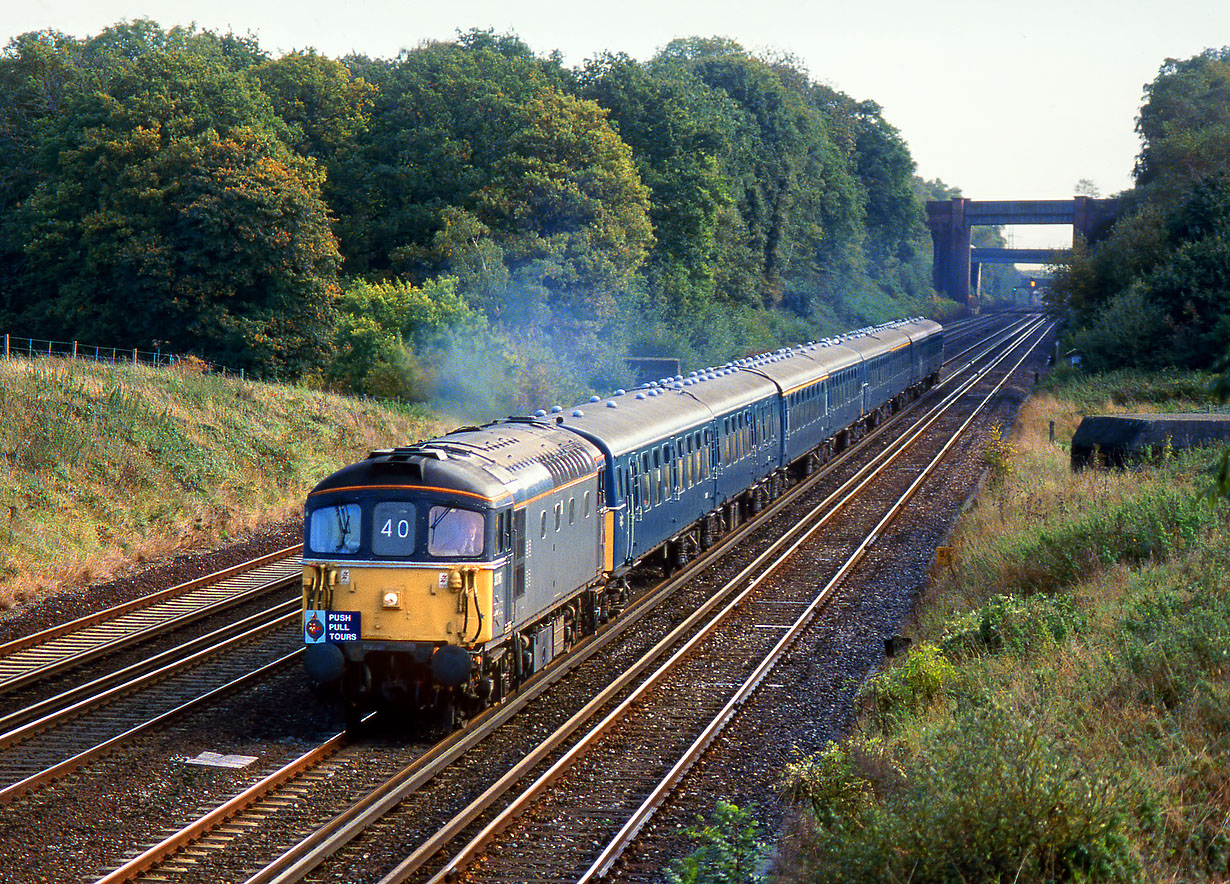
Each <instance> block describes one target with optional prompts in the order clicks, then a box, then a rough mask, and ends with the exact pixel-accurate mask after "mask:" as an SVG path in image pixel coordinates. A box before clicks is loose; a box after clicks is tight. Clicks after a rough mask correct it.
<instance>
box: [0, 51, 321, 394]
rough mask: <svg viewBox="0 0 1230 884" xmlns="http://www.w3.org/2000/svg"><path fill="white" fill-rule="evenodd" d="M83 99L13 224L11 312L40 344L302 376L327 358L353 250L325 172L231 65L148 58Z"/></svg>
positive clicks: (43, 149) (168, 54) (50, 134)
mask: <svg viewBox="0 0 1230 884" xmlns="http://www.w3.org/2000/svg"><path fill="white" fill-rule="evenodd" d="M105 87H106V88H105V91H102V90H95V91H89V90H84V89H83V90H81V91H80V92H79V93H78V94H76V95H74V96H73V98H72V100H71V101H70V102H69V104H68V108H67V112H66V113H65V114H63V115H62V116H61V117H60V118H59V119H58V120H57V122H56V123H55V124H54V125H51V126H49V128H48V131H47V133H46V134H45V135H44V136H43V137H42V139H41V143H40V145H39V149H38V157H39V167H38V171H39V181H38V184H37V185H36V186H35V187H34V189H33V191H32V192H31V195H30V196H29V198H28V199H26V200H24V201H23V202H22V204H21V205H20V207H18V209H17V210H16V211H15V212H14V213H12V214H11V215H10V216H9V218H8V219H6V223H5V225H4V239H5V240H6V242H7V243H8V244H9V247H10V249H11V248H12V246H13V244H14V243H20V244H21V246H20V256H19V260H18V262H17V266H16V268H15V273H14V278H15V282H16V284H15V285H13V286H12V287H10V288H8V289H7V290H6V291H5V292H4V294H3V297H4V302H5V303H4V307H3V309H4V310H5V312H7V313H8V314H9V315H10V316H13V317H16V318H17V319H18V320H19V321H20V322H21V323H22V324H23V326H24V327H26V328H28V329H29V330H30V333H31V334H34V335H39V334H42V335H46V336H48V337H55V338H60V339H63V338H65V337H71V338H84V339H94V340H106V341H115V342H116V343H118V344H120V345H127V346H143V347H149V346H151V345H152V344H153V343H154V342H155V341H159V342H165V346H167V347H170V348H173V349H177V350H180V351H183V352H196V353H199V354H200V355H202V356H205V357H207V358H210V359H213V360H217V361H222V362H225V363H226V364H229V365H232V366H236V367H246V368H248V369H250V370H255V371H258V372H265V373H286V374H295V373H297V372H299V371H302V370H304V369H306V368H308V367H311V366H314V365H317V364H319V363H320V362H321V360H322V359H323V358H324V356H325V355H326V350H327V329H328V324H329V323H328V313H329V306H330V302H331V300H332V299H333V297H334V296H335V292H336V276H337V270H338V253H337V248H336V242H335V240H334V239H333V236H332V233H331V231H330V229H329V218H328V211H327V208H326V207H325V204H324V202H323V201H322V200H321V197H320V184H321V174H320V172H319V170H318V169H317V168H316V167H315V165H314V164H313V163H312V162H311V161H309V160H305V159H303V158H301V157H298V156H297V155H295V154H293V153H292V152H291V151H290V150H289V149H288V148H287V147H286V146H285V145H284V144H283V143H282V142H281V141H280V140H279V138H278V134H279V133H280V132H282V131H284V128H283V127H282V125H281V123H280V121H279V120H278V119H277V117H276V116H275V115H274V113H273V110H272V107H271V106H270V104H269V102H268V100H267V99H266V98H265V97H264V95H263V94H262V93H261V92H260V91H259V90H258V89H256V88H255V87H254V86H253V85H252V84H251V82H250V81H249V80H247V79H246V78H245V77H244V76H242V75H241V74H237V73H234V72H232V71H230V70H228V69H227V68H226V67H225V65H223V64H222V63H221V62H219V61H217V60H213V59H209V58H206V57H202V56H199V55H193V54H190V53H186V52H172V51H164V50H153V51H147V52H145V53H144V54H140V55H137V56H136V57H135V58H134V59H133V60H132V61H131V62H129V63H125V64H122V65H117V66H116V67H115V68H113V69H112V70H111V71H110V72H109V76H108V79H107V82H106V84H105Z"/></svg>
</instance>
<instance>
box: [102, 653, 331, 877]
mask: <svg viewBox="0 0 1230 884" xmlns="http://www.w3.org/2000/svg"><path fill="white" fill-rule="evenodd" d="M301 652H302V648H300V649H299V650H298V651H295V652H294V653H292V654H289V655H287V656H286V657H284V658H283V659H282V660H279V661H277V663H279V664H280V663H282V662H284V661H286V660H289V659H291V658H292V657H295V656H297V655H298V654H300V653H301ZM270 665H274V664H270ZM246 677H247V676H245V678H246ZM348 742H349V738H348V737H347V736H346V734H345V732H342V733H340V734H336V735H334V736H332V737H330V738H329V739H328V740H326V741H325V742H324V743H322V744H321V745H319V746H317V747H316V748H315V749H311V750H309V751H308V752H305V753H304V754H303V755H300V756H299V757H298V758H296V759H294V760H293V761H290V762H288V763H287V764H285V765H283V766H282V767H280V768H279V769H278V770H276V771H275V772H274V773H272V774H270V775H269V776H267V777H265V778H264V779H262V780H261V781H260V782H258V783H255V784H254V785H252V786H250V787H248V788H247V789H245V790H244V791H243V792H241V793H239V794H238V795H236V796H235V797H234V798H232V799H230V800H229V801H227V802H226V803H225V804H221V805H219V806H218V807H216V808H214V809H213V810H212V811H210V812H209V813H208V814H206V815H205V816H203V817H201V818H200V819H198V820H197V821H196V822H194V823H192V824H190V825H188V826H185V827H184V828H182V829H180V830H179V831H177V832H175V833H173V834H171V835H168V836H167V837H166V838H164V839H163V840H162V841H160V842H159V843H157V844H155V845H154V846H153V847H151V848H149V849H148V850H146V851H145V852H143V853H142V854H140V855H139V856H136V857H133V858H132V859H130V860H128V862H126V863H124V865H122V866H120V867H119V868H118V869H116V870H115V871H113V872H111V873H110V874H108V875H105V876H103V877H102V878H99V879H98V881H97V882H96V884H120V882H123V881H131V880H132V879H133V878H135V877H136V876H137V875H140V874H141V873H142V872H146V871H149V870H150V869H152V868H154V866H156V865H158V864H159V863H160V862H162V861H163V860H164V859H166V858H167V857H168V856H171V855H172V854H174V853H175V852H176V851H178V850H179V849H180V848H182V847H184V846H185V845H187V844H191V843H192V842H193V841H195V840H196V839H198V838H200V837H201V836H202V835H204V834H205V833H207V832H209V831H210V830H211V829H213V828H215V827H216V826H219V825H221V824H222V823H224V822H226V821H227V820H229V819H230V818H231V817H233V816H235V815H236V814H237V813H239V812H240V811H242V810H243V809H244V808H246V807H248V806H249V805H251V804H253V803H255V802H257V801H259V800H260V799H261V798H263V797H265V795H267V794H268V793H269V792H271V791H273V790H274V789H276V788H277V787H278V786H280V785H281V784H282V783H285V782H287V781H288V780H292V779H294V778H295V777H297V776H299V775H300V774H301V773H303V772H304V771H305V770H310V769H311V768H313V767H315V766H317V765H318V764H320V763H321V762H322V761H324V760H325V759H326V758H328V757H329V756H330V755H332V754H333V753H335V752H337V751H338V750H339V749H341V748H342V747H343V746H345V745H347V743H348Z"/></svg>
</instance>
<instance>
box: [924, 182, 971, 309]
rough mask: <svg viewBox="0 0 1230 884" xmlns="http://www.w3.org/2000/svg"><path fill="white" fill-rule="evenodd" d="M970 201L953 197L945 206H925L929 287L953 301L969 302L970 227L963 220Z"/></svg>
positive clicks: (934, 204) (935, 203) (930, 204)
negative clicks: (930, 261)
mask: <svg viewBox="0 0 1230 884" xmlns="http://www.w3.org/2000/svg"><path fill="white" fill-rule="evenodd" d="M968 202H969V200H967V199H964V198H963V197H959V196H958V197H953V198H952V199H951V200H950V201H948V202H940V201H938V200H933V201H931V202H928V203H927V226H928V227H930V228H931V249H932V255H933V256H934V258H933V263H932V265H931V285H933V286H934V287H935V290H936V291H938V292H943V293H944V294H945V295H947V296H948V297H950V298H952V299H953V300H954V301H960V302H961V303H965V302H966V301H968V300H969V283H970V254H969V250H970V225H969V224H968V223H967V222H966V220H965V205H966V203H968Z"/></svg>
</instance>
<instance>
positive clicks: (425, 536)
mask: <svg viewBox="0 0 1230 884" xmlns="http://www.w3.org/2000/svg"><path fill="white" fill-rule="evenodd" d="M942 349H943V329H942V327H941V326H940V325H939V324H938V323H936V322H933V321H931V320H926V319H909V320H900V321H896V322H891V323H887V324H884V325H881V326H877V327H874V328H867V329H861V330H859V331H856V332H851V333H849V334H846V335H842V336H840V337H837V338H830V339H827V340H824V341H818V342H814V343H810V344H806V345H802V346H798V347H793V348H787V349H782V350H779V351H777V352H775V353H769V354H764V355H761V356H756V357H748V358H746V359H740V360H738V361H736V362H732V363H728V364H727V365H724V366H721V367H715V368H710V369H706V370H704V371H697V372H692V373H691V374H690V375H688V376H687V377H683V376H677V377H673V378H664V379H662V380H661V381H658V382H656V383H652V384H645V385H643V386H642V387H640V388H638V389H635V390H631V391H624V390H617V391H615V393H614V394H612V395H610V396H607V397H597V396H595V397H593V398H592V399H591V400H590V401H589V402H587V403H584V404H581V405H578V406H574V407H572V408H568V409H564V408H560V407H558V406H556V407H555V408H552V409H551V410H550V411H549V412H547V411H539V412H537V413H536V414H535V415H533V416H530V417H512V418H508V419H507V420H500V421H496V422H494V423H491V424H487V425H486V426H482V427H467V428H463V429H459V430H455V431H454V432H452V433H449V434H448V435H446V436H443V437H441V438H439V439H432V440H430V441H426V442H419V443H417V444H415V445H411V446H408V447H404V448H393V449H383V450H379V451H374V452H372V453H371V454H370V455H369V456H368V457H367V458H366V459H365V460H362V461H360V462H358V463H355V464H352V465H350V466H348V467H345V468H343V469H341V470H339V471H337V472H336V473H334V474H332V475H331V476H329V477H328V478H326V479H325V480H324V481H322V482H321V483H320V484H319V485H317V486H316V487H315V488H314V489H313V490H312V492H311V493H310V494H309V496H308V498H307V502H306V506H305V514H304V515H305V519H304V542H303V629H304V633H303V634H304V641H305V643H306V650H305V655H304V660H305V665H306V668H307V671H308V674H309V676H310V677H311V678H312V679H313V680H314V681H315V682H316V683H317V684H318V685H321V686H323V687H327V688H329V689H333V690H336V691H338V692H340V695H341V697H342V698H343V699H344V700H345V702H346V703H347V704H348V707H349V709H350V710H351V711H352V712H358V711H361V710H365V709H368V708H374V707H377V706H390V707H393V708H401V709H406V710H425V709H431V708H434V709H436V710H438V711H439V712H441V713H442V714H443V715H444V716H445V717H447V718H449V719H451V717H452V716H453V715H455V714H456V713H457V712H461V713H463V714H470V713H472V712H474V711H475V710H477V709H480V708H482V707H483V706H485V705H487V704H489V703H491V702H495V701H498V700H500V699H502V698H503V697H504V696H506V695H507V694H508V693H509V692H510V691H512V690H515V689H516V687H517V686H518V685H520V684H521V683H523V682H524V681H525V680H526V679H527V678H529V677H530V676H531V675H533V674H534V673H535V672H538V671H539V670H541V669H542V668H543V667H544V666H546V665H547V664H548V663H550V662H551V660H552V659H554V658H555V657H556V656H558V655H560V654H562V653H564V652H566V651H567V650H568V649H569V648H570V647H571V646H572V645H573V644H574V643H575V642H576V641H578V640H579V639H581V638H582V637H584V636H586V635H588V634H590V633H592V632H594V631H596V630H597V629H598V628H599V626H600V625H601V624H602V623H604V622H606V621H607V620H609V619H610V618H611V617H614V616H616V615H617V614H618V613H619V612H620V610H621V609H622V607H623V606H624V605H625V603H626V602H627V601H628V580H627V578H628V574H629V572H630V571H631V569H632V568H634V567H636V566H637V565H638V564H640V563H643V562H650V563H656V564H658V565H661V566H663V567H664V568H666V569H668V570H669V569H672V568H677V567H681V566H682V565H684V564H686V563H687V561H688V560H689V559H690V558H691V557H692V556H694V555H695V554H696V553H697V552H699V551H701V550H704V549H706V548H707V547H708V546H710V545H711V544H712V543H713V542H714V541H715V540H716V538H717V537H719V536H720V535H721V534H722V533H723V532H725V531H729V530H730V529H731V528H733V527H734V526H735V525H737V524H738V523H739V522H740V521H741V520H743V519H745V518H747V517H748V516H749V515H750V514H752V513H755V512H756V511H758V510H759V509H760V508H761V507H762V506H763V505H764V504H765V503H766V502H767V501H769V500H771V499H772V498H773V497H775V496H777V495H778V494H780V493H781V491H782V490H783V489H784V488H785V487H786V486H787V485H788V484H789V483H790V482H792V481H795V480H796V479H798V478H799V477H802V476H805V475H807V474H809V473H811V472H812V470H813V469H814V468H815V467H816V466H818V465H820V464H821V463H823V462H824V461H825V460H827V459H828V458H829V457H831V456H832V455H833V454H835V453H836V452H839V451H841V450H842V449H843V448H845V447H847V446H848V445H849V444H851V443H852V442H853V441H855V440H856V439H857V438H858V437H860V436H861V435H862V434H863V433H864V432H866V431H867V430H868V429H870V428H871V427H874V426H875V425H876V424H877V423H878V422H880V421H881V420H882V419H884V418H885V417H887V416H889V415H890V414H892V413H893V412H895V411H896V410H898V409H900V408H901V407H902V406H903V405H904V404H905V403H906V402H907V401H909V400H910V399H912V398H915V397H917V396H918V395H920V394H921V392H922V391H924V390H926V389H928V388H929V387H930V386H932V385H933V384H934V383H935V382H936V381H937V379H938V376H939V368H940V362H941V355H942Z"/></svg>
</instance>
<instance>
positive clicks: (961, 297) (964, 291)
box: [927, 196, 1119, 302]
mask: <svg viewBox="0 0 1230 884" xmlns="http://www.w3.org/2000/svg"><path fill="white" fill-rule="evenodd" d="M1118 215H1119V201H1118V200H1114V199H1106V200H1103V199H1094V198H1092V197H1087V196H1078V197H1074V198H1073V199H1070V200H971V199H966V198H964V197H954V198H953V199H951V200H931V201H929V202H928V203H927V226H928V227H929V228H931V244H932V246H933V247H934V254H935V259H934V264H933V265H932V284H933V285H934V286H935V288H936V289H937V290H938V291H941V292H943V293H944V294H946V295H948V297H950V298H952V299H954V300H956V301H962V302H965V301H968V300H969V298H970V288H971V286H970V283H971V280H976V279H977V275H978V268H979V267H980V266H981V265H982V264H1017V263H1020V264H1033V263H1049V262H1051V261H1053V260H1055V258H1056V256H1057V255H1062V254H1063V250H1055V249H972V248H971V247H970V230H971V228H973V227H976V226H978V225H987V226H999V225H1001V224H1071V225H1072V241H1073V243H1075V242H1076V241H1077V239H1078V237H1079V238H1081V239H1084V240H1086V241H1089V240H1092V239H1095V238H1097V237H1098V236H1100V235H1101V234H1102V233H1103V232H1104V231H1105V230H1106V228H1108V227H1109V226H1110V225H1111V224H1112V223H1114V221H1115V218H1117V217H1118Z"/></svg>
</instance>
